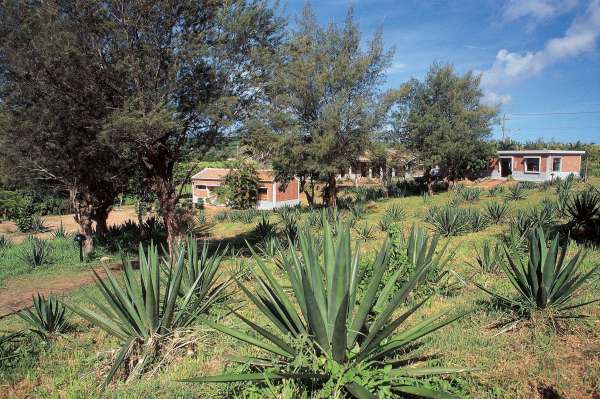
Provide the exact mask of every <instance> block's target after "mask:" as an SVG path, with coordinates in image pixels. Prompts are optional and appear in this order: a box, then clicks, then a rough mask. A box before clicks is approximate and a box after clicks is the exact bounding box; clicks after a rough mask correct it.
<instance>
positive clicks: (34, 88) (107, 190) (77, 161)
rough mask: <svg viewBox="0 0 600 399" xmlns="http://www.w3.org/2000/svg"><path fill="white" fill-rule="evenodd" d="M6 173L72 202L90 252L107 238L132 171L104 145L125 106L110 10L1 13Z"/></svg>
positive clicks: (40, 8) (1, 153)
mask: <svg viewBox="0 0 600 399" xmlns="http://www.w3.org/2000/svg"><path fill="white" fill-rule="evenodd" d="M0 20H1V21H2V26H1V27H0V98H1V106H0V107H1V108H0V113H1V119H0V163H1V165H0V167H2V170H3V173H2V175H3V177H4V180H8V181H11V180H12V181H15V180H17V181H18V180H27V179H41V180H46V181H50V182H52V183H54V184H58V185H59V186H61V187H62V188H63V189H64V190H67V191H68V192H69V196H70V200H71V202H72V204H73V207H74V209H75V219H76V221H77V222H78V223H79V225H80V232H81V233H82V234H84V235H85V237H86V242H85V248H86V252H87V253H90V252H92V251H93V248H94V244H93V234H92V233H93V229H92V223H93V222H94V221H95V222H96V225H97V231H98V232H99V233H103V232H104V231H106V219H107V217H108V212H109V210H110V207H111V206H112V205H113V203H114V201H115V198H116V196H117V195H118V194H119V192H120V191H121V190H122V188H123V187H124V186H125V185H126V182H127V173H128V172H129V170H130V168H131V166H132V164H131V162H129V158H128V157H127V154H126V153H123V154H120V153H117V152H115V151H113V149H112V148H111V146H109V145H107V144H106V143H104V142H103V141H102V140H100V132H101V131H102V127H103V124H104V122H105V119H106V118H107V116H108V115H109V113H110V112H111V111H112V110H113V109H115V108H116V107H120V106H121V105H122V103H123V99H122V97H121V93H122V92H123V90H124V87H123V85H122V84H123V82H122V80H121V78H120V75H119V71H118V69H117V67H116V63H117V62H118V57H115V56H114V54H112V53H111V49H110V46H109V43H110V40H109V29H110V27H109V18H108V14H107V10H106V9H105V8H103V6H102V4H99V3H98V2H84V1H76V0H71V1H69V0H50V1H44V2H27V1H7V2H4V3H3V6H2V8H1V9H0Z"/></svg>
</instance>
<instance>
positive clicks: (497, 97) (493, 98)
mask: <svg viewBox="0 0 600 399" xmlns="http://www.w3.org/2000/svg"><path fill="white" fill-rule="evenodd" d="M511 101H512V97H511V95H510V94H498V93H496V92H494V91H486V92H485V95H484V96H483V98H482V102H483V103H484V104H486V105H490V106H493V107H495V106H501V105H506V104H508V103H510V102H511Z"/></svg>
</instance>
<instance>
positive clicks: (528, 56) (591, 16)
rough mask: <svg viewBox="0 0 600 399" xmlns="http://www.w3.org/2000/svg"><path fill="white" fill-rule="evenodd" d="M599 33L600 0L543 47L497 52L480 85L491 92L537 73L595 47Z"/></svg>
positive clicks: (596, 0) (594, 2) (590, 5)
mask: <svg viewBox="0 0 600 399" xmlns="http://www.w3.org/2000/svg"><path fill="white" fill-rule="evenodd" d="M542 3H545V2H543V1H542ZM539 12H540V13H542V12H544V11H539ZM599 36H600V0H593V1H592V2H590V4H589V6H588V7H587V9H586V11H585V12H584V13H583V14H582V15H580V16H578V17H576V18H575V20H574V21H573V22H572V23H571V26H570V27H569V28H568V29H567V31H566V32H565V34H564V36H562V37H559V38H554V39H550V40H548V41H547V42H546V44H545V45H544V48H543V49H541V50H539V51H534V52H526V53H516V52H510V51H508V50H506V49H502V50H500V51H498V53H497V54H496V59H495V60H494V63H493V65H492V67H491V68H490V69H488V70H486V71H484V72H483V76H482V78H481V85H482V87H483V88H484V90H485V91H486V93H488V92H492V91H494V89H495V88H497V87H499V86H505V85H509V84H514V83H517V82H520V81H523V80H525V79H527V78H530V77H532V76H535V75H538V74H539V73H541V72H542V71H543V70H544V68H546V67H547V66H549V65H552V64H554V63H556V62H559V61H561V60H565V59H570V58H575V57H577V56H579V55H581V54H583V53H586V52H591V51H593V50H595V47H596V41H597V39H598V37H599ZM494 95H495V96H498V95H497V94H494ZM496 98H499V97H496Z"/></svg>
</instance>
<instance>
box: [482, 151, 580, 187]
mask: <svg viewBox="0 0 600 399" xmlns="http://www.w3.org/2000/svg"><path fill="white" fill-rule="evenodd" d="M583 155H585V151H563V150H518V151H517V150H515V151H498V156H497V157H496V158H495V159H494V160H492V163H491V168H492V174H491V177H492V178H499V179H503V178H508V177H509V176H512V178H513V179H515V180H519V181H525V180H528V181H545V180H552V179H554V178H557V177H560V178H565V177H567V176H569V175H570V174H573V175H574V176H575V177H580V175H581V167H582V162H581V160H582V157H583Z"/></svg>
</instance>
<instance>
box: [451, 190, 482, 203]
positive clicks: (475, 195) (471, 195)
mask: <svg viewBox="0 0 600 399" xmlns="http://www.w3.org/2000/svg"><path fill="white" fill-rule="evenodd" d="M456 195H457V197H458V198H460V199H461V200H463V201H469V202H471V201H477V200H478V199H479V197H480V196H481V189H480V188H477V187H464V188H462V189H460V190H458V191H457V193H456Z"/></svg>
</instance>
